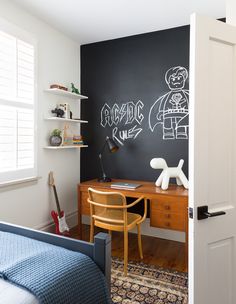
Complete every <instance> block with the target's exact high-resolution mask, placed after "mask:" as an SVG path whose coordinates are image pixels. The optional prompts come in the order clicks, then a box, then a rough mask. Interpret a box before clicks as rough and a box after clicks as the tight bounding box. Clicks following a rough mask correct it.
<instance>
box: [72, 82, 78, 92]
mask: <svg viewBox="0 0 236 304" xmlns="http://www.w3.org/2000/svg"><path fill="white" fill-rule="evenodd" d="M71 92H72V93H75V94H80V92H79V89H77V88H76V87H75V85H74V84H73V82H71Z"/></svg>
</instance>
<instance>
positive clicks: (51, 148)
mask: <svg viewBox="0 0 236 304" xmlns="http://www.w3.org/2000/svg"><path fill="white" fill-rule="evenodd" d="M87 147H88V145H74V146H47V147H44V149H49V150H60V149H79V148H87Z"/></svg>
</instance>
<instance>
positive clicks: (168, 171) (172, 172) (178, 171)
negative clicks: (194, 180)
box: [150, 158, 188, 190]
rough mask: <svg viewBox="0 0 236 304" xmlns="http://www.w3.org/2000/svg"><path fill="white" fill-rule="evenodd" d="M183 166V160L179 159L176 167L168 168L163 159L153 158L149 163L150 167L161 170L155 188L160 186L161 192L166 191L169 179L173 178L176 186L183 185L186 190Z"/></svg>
mask: <svg viewBox="0 0 236 304" xmlns="http://www.w3.org/2000/svg"><path fill="white" fill-rule="evenodd" d="M183 164H184V160H183V159H181V160H180V161H179V164H178V167H170V168H169V167H168V166H167V163H166V161H165V160H164V158H153V159H152V160H151V161H150V166H151V167H152V168H153V169H163V171H162V172H161V174H160V176H159V177H158V179H157V180H156V183H155V184H156V186H158V187H160V186H161V188H162V189H163V190H166V189H168V186H169V180H170V178H171V177H175V178H176V182H177V185H178V186H182V185H183V186H184V187H185V188H186V189H188V180H187V177H186V176H185V174H184V172H183V170H182V167H183Z"/></svg>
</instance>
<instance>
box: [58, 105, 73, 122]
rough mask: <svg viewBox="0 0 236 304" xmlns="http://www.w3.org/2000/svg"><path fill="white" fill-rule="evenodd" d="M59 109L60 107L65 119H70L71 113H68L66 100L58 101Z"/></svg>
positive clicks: (68, 107) (68, 108)
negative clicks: (63, 101)
mask: <svg viewBox="0 0 236 304" xmlns="http://www.w3.org/2000/svg"><path fill="white" fill-rule="evenodd" d="M59 109H62V110H63V111H64V116H63V117H64V118H66V119H71V115H70V113H71V112H70V105H69V103H68V102H65V103H60V104H59Z"/></svg>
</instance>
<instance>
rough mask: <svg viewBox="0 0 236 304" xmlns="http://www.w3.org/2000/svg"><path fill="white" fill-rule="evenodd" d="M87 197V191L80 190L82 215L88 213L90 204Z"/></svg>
mask: <svg viewBox="0 0 236 304" xmlns="http://www.w3.org/2000/svg"><path fill="white" fill-rule="evenodd" d="M87 199H88V193H87V192H81V214H83V215H90V205H89V203H88V201H87Z"/></svg>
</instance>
